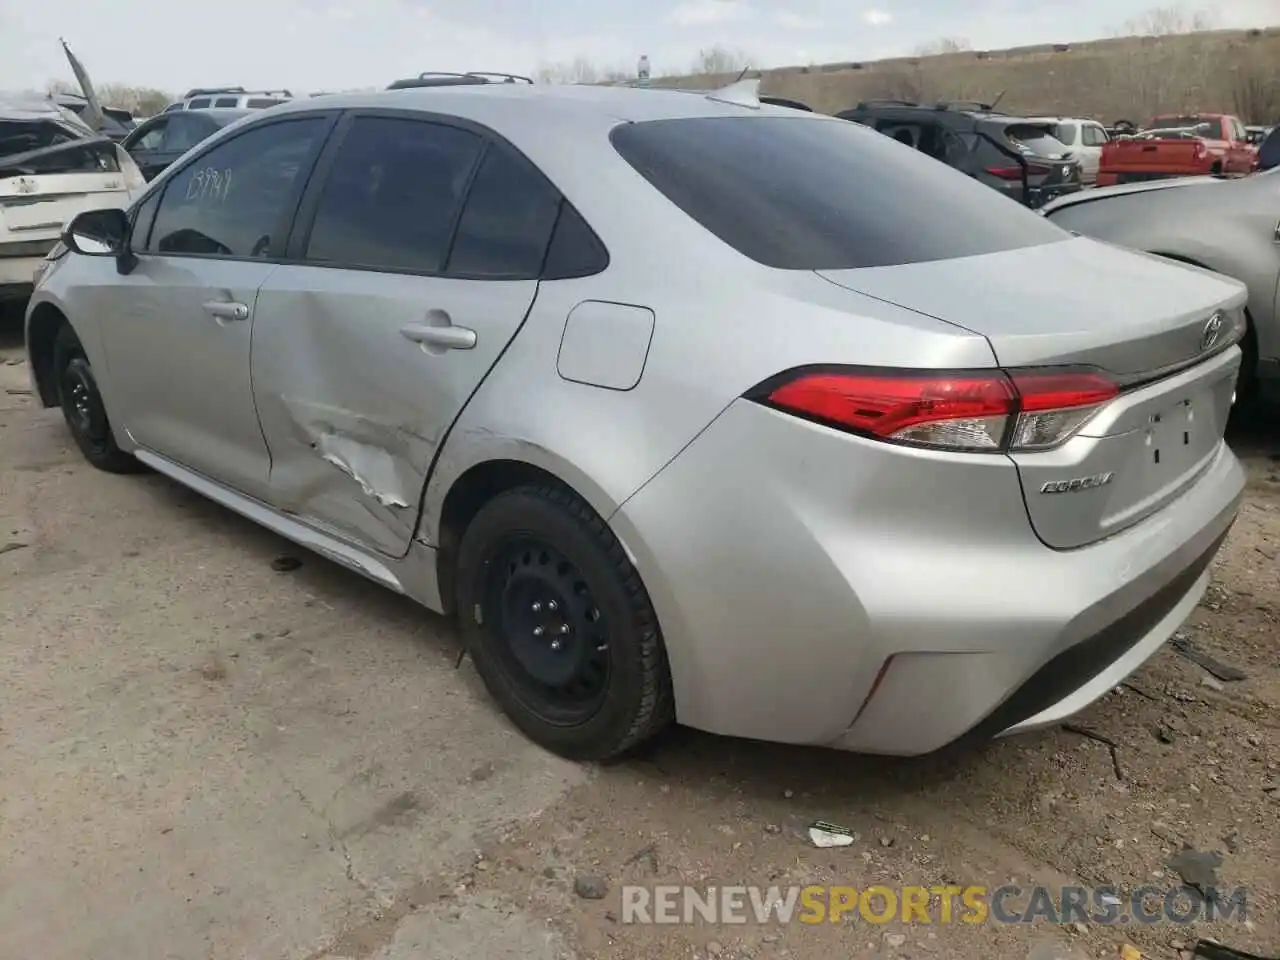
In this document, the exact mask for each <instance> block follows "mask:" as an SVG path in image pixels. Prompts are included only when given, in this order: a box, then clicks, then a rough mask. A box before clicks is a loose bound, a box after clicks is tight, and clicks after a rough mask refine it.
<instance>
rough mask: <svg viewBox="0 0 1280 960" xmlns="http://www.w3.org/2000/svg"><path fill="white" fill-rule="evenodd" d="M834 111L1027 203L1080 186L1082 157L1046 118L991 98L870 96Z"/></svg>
mask: <svg viewBox="0 0 1280 960" xmlns="http://www.w3.org/2000/svg"><path fill="white" fill-rule="evenodd" d="M836 116H837V117H839V118H840V119H841V120H852V121H854V122H855V123H861V124H865V125H866V126H869V127H872V128H874V129H876V130H878V131H879V132H880V133H883V134H885V135H886V136H889V137H893V138H894V139H895V140H898V141H900V142H901V143H904V144H906V145H907V146H909V147H914V148H915V149H917V150H920V151H922V152H924V153H927V154H929V156H931V157H933V158H934V159H936V160H941V161H942V162H943V163H946V164H948V165H950V166H952V167H955V168H956V169H957V170H961V171H963V172H964V173H967V174H969V176H971V177H974V178H976V179H978V180H981V181H982V182H983V183H985V184H987V185H988V186H991V187H994V188H995V189H997V190H999V191H1000V192H1001V193H1003V194H1004V195H1005V196H1007V197H1010V198H1012V199H1014V200H1017V201H1018V202H1020V203H1024V204H1026V205H1027V206H1029V207H1039V206H1041V205H1043V204H1045V203H1048V202H1049V201H1050V200H1052V199H1053V198H1054V197H1058V196H1061V195H1062V194H1064V193H1075V192H1076V191H1077V190H1079V189H1080V188H1081V183H1080V162H1079V161H1078V160H1075V159H1073V158H1072V156H1071V151H1070V150H1069V149H1068V148H1067V147H1066V145H1065V144H1063V143H1062V141H1060V140H1058V139H1057V138H1056V137H1054V136H1053V131H1052V126H1051V125H1050V124H1047V123H1037V122H1034V121H1031V120H1025V119H1021V118H1019V117H1011V116H1009V115H1007V114H1003V113H999V112H997V111H996V110H995V109H994V107H992V106H991V105H990V104H984V103H970V102H964V103H954V102H952V103H937V104H920V103H911V102H908V101H903V100H869V101H865V102H863V103H859V104H858V105H857V106H856V107H854V108H853V109H852V110H845V111H843V112H841V113H837V114H836Z"/></svg>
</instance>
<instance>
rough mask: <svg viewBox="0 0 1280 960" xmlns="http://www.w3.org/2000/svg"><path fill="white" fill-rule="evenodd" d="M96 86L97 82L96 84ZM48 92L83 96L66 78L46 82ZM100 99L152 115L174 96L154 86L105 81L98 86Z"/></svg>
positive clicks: (107, 105)
mask: <svg viewBox="0 0 1280 960" xmlns="http://www.w3.org/2000/svg"><path fill="white" fill-rule="evenodd" d="M95 86H96V84H95ZM45 92H46V93H48V94H51V95H52V94H57V93H71V94H75V95H76V96H81V95H82V93H81V90H80V87H79V86H78V85H77V84H74V83H69V82H67V81H66V80H50V81H49V82H48V83H46V84H45ZM96 92H97V94H98V99H99V100H100V101H101V102H102V105H103V106H104V107H119V108H120V109H121V110H128V111H129V112H130V113H133V114H137V115H139V116H151V115H153V114H156V113H159V112H160V111H161V110H163V109H164V108H165V107H166V106H167V105H168V104H170V103H172V102H173V101H174V99H175V98H174V97H173V96H172V95H171V94H169V93H166V92H165V91H164V90H157V89H155V88H154V87H131V86H128V85H127V84H123V83H105V84H103V85H102V86H99V87H97V91H96Z"/></svg>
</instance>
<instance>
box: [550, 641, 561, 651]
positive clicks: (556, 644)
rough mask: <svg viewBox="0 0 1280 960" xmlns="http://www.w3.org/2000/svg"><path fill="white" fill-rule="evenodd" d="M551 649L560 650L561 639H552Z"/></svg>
mask: <svg viewBox="0 0 1280 960" xmlns="http://www.w3.org/2000/svg"><path fill="white" fill-rule="evenodd" d="M551 649H552V650H559V649H560V641H559V640H552V641H551Z"/></svg>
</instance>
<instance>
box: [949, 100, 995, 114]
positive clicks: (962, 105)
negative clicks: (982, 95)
mask: <svg viewBox="0 0 1280 960" xmlns="http://www.w3.org/2000/svg"><path fill="white" fill-rule="evenodd" d="M933 109H935V110H973V111H975V112H980V113H995V112H997V111H996V105H995V104H994V103H983V102H982V101H981V100H939V101H938V102H937V103H935V104H934V105H933Z"/></svg>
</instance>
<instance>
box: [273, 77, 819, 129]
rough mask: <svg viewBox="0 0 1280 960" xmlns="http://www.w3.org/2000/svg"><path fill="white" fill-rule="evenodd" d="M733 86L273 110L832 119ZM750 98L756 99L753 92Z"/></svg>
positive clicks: (470, 87)
mask: <svg viewBox="0 0 1280 960" xmlns="http://www.w3.org/2000/svg"><path fill="white" fill-rule="evenodd" d="M753 82H758V81H753ZM734 86H735V87H737V85H734ZM731 89H732V88H725V89H724V90H721V91H715V90H707V91H683V90H664V89H661V88H654V87H649V88H636V87H613V86H592V85H586V84H581V85H579V84H542V85H539V84H521V83H477V84H464V85H449V86H440V87H426V88H408V89H402V90H381V91H377V92H372V93H335V94H330V95H328V96H324V97H316V98H308V99H305V100H292V101H289V102H288V103H285V104H280V105H279V106H276V107H273V108H272V110H271V115H272V116H277V117H278V116H281V115H282V114H283V113H286V112H293V111H308V110H310V111H314V110H318V109H339V110H350V109H384V110H388V109H400V110H420V111H423V112H425V113H444V114H452V115H456V116H459V117H463V118H468V119H472V120H476V121H478V122H482V123H501V122H502V121H503V120H504V119H510V120H513V121H514V120H517V119H519V118H522V117H526V116H528V115H529V113H530V111H531V110H532V111H533V112H535V113H537V114H538V115H539V116H543V117H548V118H555V119H556V120H558V121H560V122H564V123H569V124H572V123H575V122H578V123H582V124H584V125H592V126H599V125H602V124H607V125H608V126H613V125H616V124H618V123H627V122H640V121H645V120H663V119H677V118H685V117H717V116H752V115H768V116H779V117H783V116H785V117H792V118H800V117H803V118H806V119H825V120H832V119H834V118H832V117H825V116H822V115H819V114H810V113H806V112H804V111H800V110H795V109H792V108H790V107H778V106H772V105H769V104H762V103H760V102H759V101H755V104H756V105H755V106H746V105H743V104H742V103H730V102H726V101H725V100H720V99H715V98H716V97H717V96H725V97H729V96H734V95H735V94H731V93H730V92H729V91H730V90H731ZM751 99H753V100H754V94H753V95H752V97H751Z"/></svg>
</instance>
